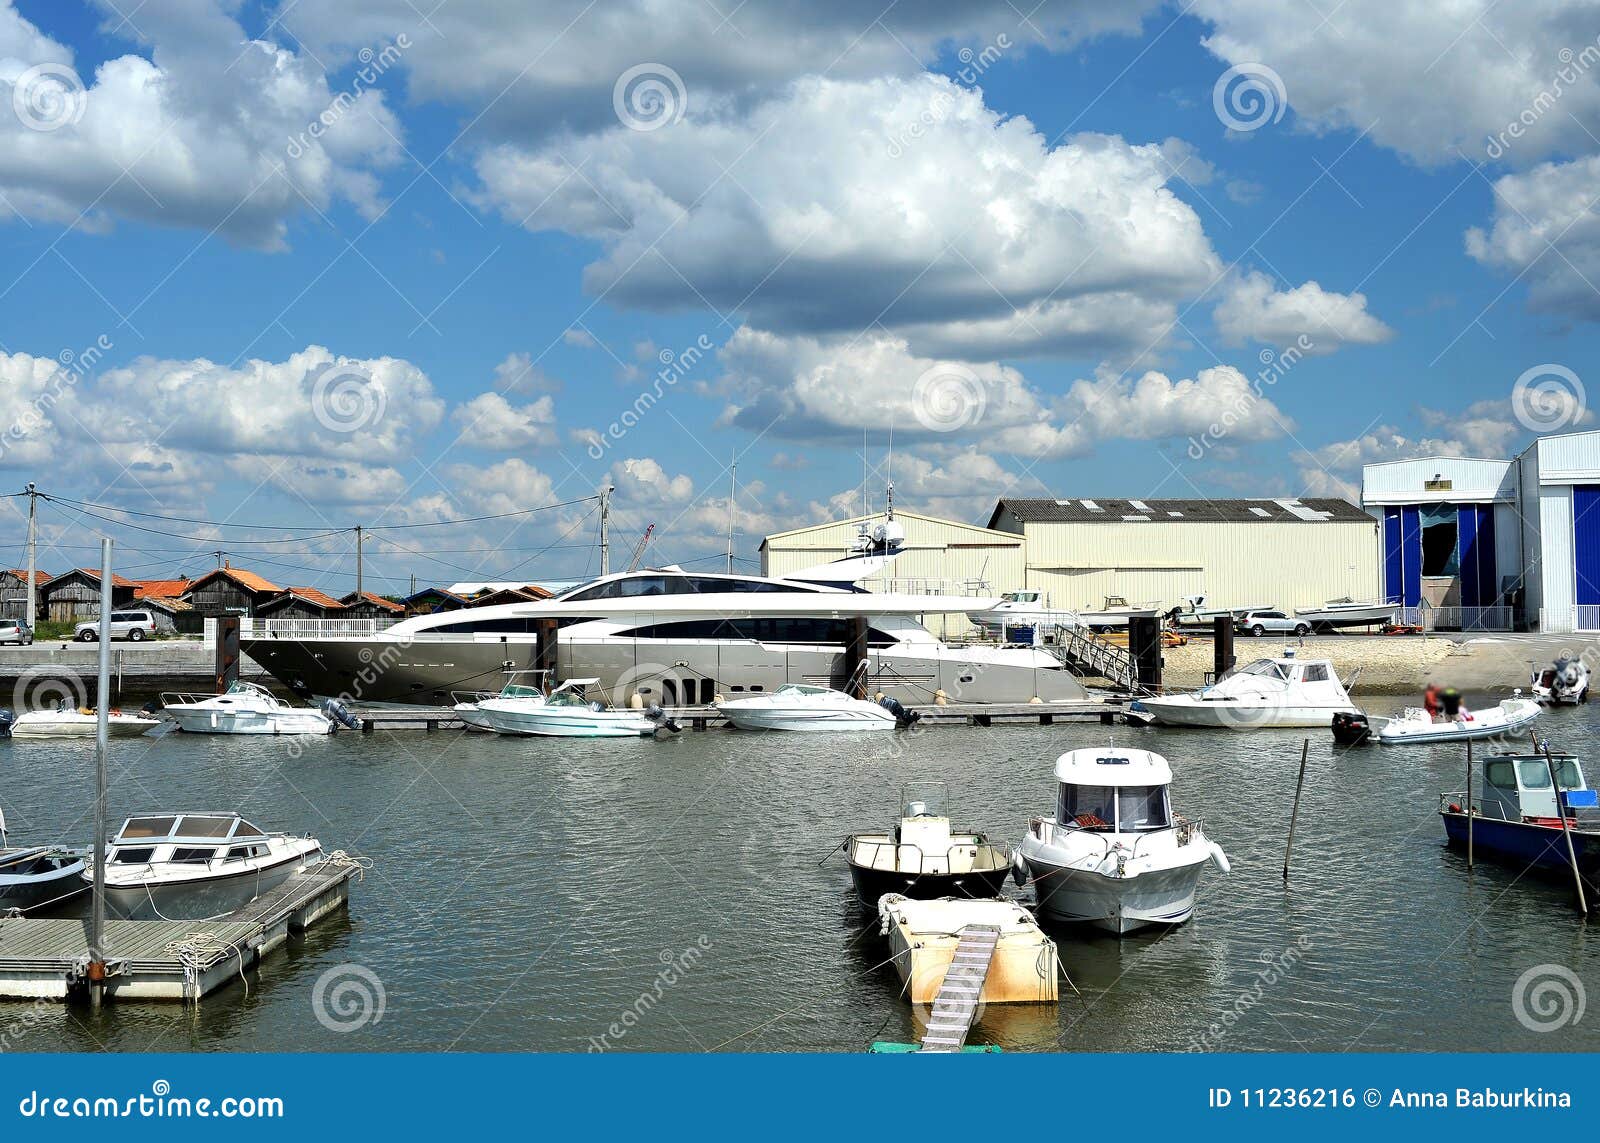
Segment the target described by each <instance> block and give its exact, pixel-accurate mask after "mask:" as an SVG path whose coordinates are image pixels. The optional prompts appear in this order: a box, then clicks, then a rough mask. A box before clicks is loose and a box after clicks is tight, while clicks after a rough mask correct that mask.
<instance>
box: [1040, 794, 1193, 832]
mask: <svg viewBox="0 0 1600 1143" xmlns="http://www.w3.org/2000/svg"><path fill="white" fill-rule="evenodd" d="M1056 820H1058V821H1060V822H1063V823H1065V822H1076V823H1077V824H1078V826H1079V827H1080V828H1082V829H1091V830H1105V831H1108V832H1110V831H1116V832H1118V833H1138V832H1140V831H1143V830H1157V829H1166V828H1167V827H1168V826H1169V825H1171V824H1172V823H1171V821H1170V820H1169V819H1168V816H1167V788H1166V787H1165V786H1083V785H1078V784H1077V783H1073V782H1064V783H1062V785H1061V805H1060V809H1059V811H1058V814H1057V819H1056Z"/></svg>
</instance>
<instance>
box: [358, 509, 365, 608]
mask: <svg viewBox="0 0 1600 1143" xmlns="http://www.w3.org/2000/svg"><path fill="white" fill-rule="evenodd" d="M361 544H362V539H361V525H360V524H357V525H356V595H357V596H359V595H360V594H361V585H362V581H363V578H364V574H365V572H366V569H365V568H364V567H363V566H362V564H361Z"/></svg>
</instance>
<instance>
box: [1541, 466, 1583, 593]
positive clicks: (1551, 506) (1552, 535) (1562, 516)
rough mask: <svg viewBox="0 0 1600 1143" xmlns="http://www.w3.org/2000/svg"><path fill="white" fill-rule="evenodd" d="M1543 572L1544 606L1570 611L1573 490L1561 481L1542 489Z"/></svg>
mask: <svg viewBox="0 0 1600 1143" xmlns="http://www.w3.org/2000/svg"><path fill="white" fill-rule="evenodd" d="M1539 538H1540V542H1541V545H1542V548H1541V549H1540V558H1539V571H1540V573H1541V574H1540V576H1539V579H1540V580H1541V586H1542V589H1543V599H1542V600H1541V601H1540V603H1539V606H1540V607H1541V608H1549V609H1556V610H1570V609H1571V608H1572V607H1573V605H1574V604H1575V603H1576V602H1577V601H1576V600H1575V599H1574V598H1573V588H1572V569H1573V558H1572V489H1571V487H1570V486H1568V485H1564V484H1559V485H1552V486H1545V487H1541V488H1540V489H1539Z"/></svg>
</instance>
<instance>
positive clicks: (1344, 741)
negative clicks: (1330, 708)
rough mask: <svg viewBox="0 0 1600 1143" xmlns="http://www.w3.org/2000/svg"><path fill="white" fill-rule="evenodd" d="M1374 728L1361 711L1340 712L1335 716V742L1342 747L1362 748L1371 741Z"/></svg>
mask: <svg viewBox="0 0 1600 1143" xmlns="http://www.w3.org/2000/svg"><path fill="white" fill-rule="evenodd" d="M1371 738H1372V726H1371V724H1369V723H1368V722H1367V716H1366V715H1364V714H1362V713H1361V712H1360V711H1356V712H1355V713H1354V714H1352V713H1350V712H1349V711H1343V710H1341V711H1338V712H1336V713H1335V714H1334V716H1333V740H1334V741H1335V742H1337V743H1338V744H1339V745H1340V746H1361V745H1364V744H1365V743H1367V742H1369V741H1371Z"/></svg>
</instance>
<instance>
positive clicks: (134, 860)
mask: <svg viewBox="0 0 1600 1143" xmlns="http://www.w3.org/2000/svg"><path fill="white" fill-rule="evenodd" d="M154 853H155V850H154V849H152V848H150V847H149V846H145V847H143V848H141V849H119V850H117V852H116V853H114V854H113V855H112V857H111V864H113V865H148V864H149V862H150V858H151V856H152V855H154Z"/></svg>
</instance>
